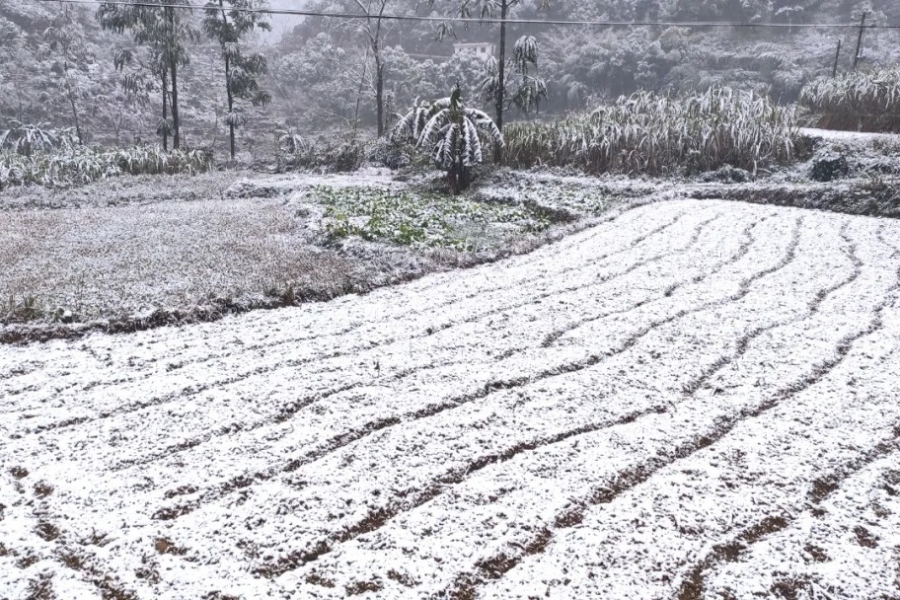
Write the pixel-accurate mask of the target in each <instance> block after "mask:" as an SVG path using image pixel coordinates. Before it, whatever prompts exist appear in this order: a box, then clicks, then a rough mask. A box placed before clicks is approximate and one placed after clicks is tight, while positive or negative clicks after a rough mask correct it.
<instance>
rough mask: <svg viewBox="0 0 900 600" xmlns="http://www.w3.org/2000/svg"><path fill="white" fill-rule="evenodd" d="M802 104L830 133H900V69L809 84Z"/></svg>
mask: <svg viewBox="0 0 900 600" xmlns="http://www.w3.org/2000/svg"><path fill="white" fill-rule="evenodd" d="M800 102H801V103H802V104H804V105H805V106H807V107H808V108H810V109H812V110H814V111H816V112H817V113H820V115H821V118H820V120H819V125H820V126H822V127H827V128H829V129H849V130H854V131H856V130H863V131H886V132H896V131H900V66H895V67H890V68H886V69H875V70H871V71H849V72H846V73H843V74H841V75H840V76H838V77H822V78H819V79H816V80H814V81H812V82H811V83H809V84H808V85H807V86H805V87H804V88H803V91H802V92H801V94H800Z"/></svg>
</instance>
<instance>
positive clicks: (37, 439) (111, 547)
mask: <svg viewBox="0 0 900 600" xmlns="http://www.w3.org/2000/svg"><path fill="white" fill-rule="evenodd" d="M898 269H900V222H897V221H888V220H878V219H872V218H865V217H850V216H844V215H837V214H830V213H819V212H814V211H803V210H798V209H789V208H773V207H767V206H758V205H744V204H739V203H731V202H718V201H691V200H687V201H670V202H664V203H659V204H654V205H649V206H644V207H640V208H636V209H633V210H630V211H626V212H624V213H623V214H621V215H620V216H618V217H617V218H615V219H612V220H610V221H608V222H607V223H605V224H602V225H599V226H597V227H594V228H592V229H590V230H587V231H585V232H582V233H580V234H577V235H574V236H572V237H569V238H566V239H565V240H563V241H561V242H559V243H556V244H552V245H549V246H546V247H544V248H542V249H540V250H538V251H536V252H534V253H532V254H529V255H527V256H521V257H517V258H514V259H511V260H508V261H504V262H501V263H495V264H491V265H486V266H483V267H479V268H475V269H471V270H468V271H463V272H454V273H445V274H439V275H433V276H429V277H426V278H423V279H421V280H418V281H416V282H413V283H411V284H408V285H403V286H399V287H395V288H390V289H382V290H379V291H377V292H374V293H372V294H370V295H367V296H363V297H359V296H346V297H343V298H340V299H338V300H335V301H333V302H330V303H327V304H318V305H308V306H303V307H299V308H293V309H282V310H278V311H268V312H257V313H250V314H247V315H244V316H241V317H233V318H226V319H225V320H222V321H219V322H216V323H210V324H203V325H196V326H188V327H183V328H179V329H157V330H152V331H148V332H143V333H137V334H133V335H128V336H105V335H93V336H90V337H88V338H85V339H83V340H78V341H75V342H63V341H58V342H52V343H48V344H43V345H30V346H25V347H3V348H2V350H0V460H2V473H0V598H2V599H9V600H13V599H16V600H18V599H19V598H28V597H36V598H39V597H56V598H60V599H73V600H77V599H81V598H104V599H105V598H115V599H121V598H127V599H131V598H135V599H137V598H140V599H172V600H176V599H178V600H182V599H194V598H198V599H199V598H203V599H210V600H213V599H220V600H222V599H225V598H245V599H255V598H296V599H306V598H344V597H347V596H352V595H359V596H360V597H368V598H379V599H381V598H385V599H391V598H457V599H463V598H498V599H499V598H503V599H506V598H522V599H525V598H545V597H547V598H573V599H574V598H579V599H583V598H616V599H618V598H628V599H639V598H647V599H651V598H679V599H684V600H690V599H693V598H735V599H743V598H748V599H749V598H757V597H760V596H763V597H774V598H778V597H783V598H859V599H866V600H869V599H874V598H894V597H897V596H898V595H900V520H898V519H900V401H898V399H900V392H898V388H900V302H898V297H900V279H898V277H900V271H898ZM42 593H43V594H48V595H46V596H39V595H38V594H42Z"/></svg>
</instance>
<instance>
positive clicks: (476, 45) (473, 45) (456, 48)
mask: <svg viewBox="0 0 900 600" xmlns="http://www.w3.org/2000/svg"><path fill="white" fill-rule="evenodd" d="M453 52H454V53H455V54H460V53H462V52H471V53H472V54H475V55H476V56H479V57H481V58H483V59H485V60H487V59H488V58H490V57H492V56H496V54H497V47H496V46H495V45H494V44H493V43H491V42H468V43H465V44H453Z"/></svg>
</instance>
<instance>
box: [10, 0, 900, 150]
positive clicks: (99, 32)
mask: <svg viewBox="0 0 900 600" xmlns="http://www.w3.org/2000/svg"><path fill="white" fill-rule="evenodd" d="M151 1H152V2H154V3H155V2H159V3H160V4H161V6H160V8H158V9H157V8H146V7H129V6H121V5H105V6H101V7H100V8H99V9H98V8H96V7H87V6H78V5H71V6H68V7H66V6H62V5H56V4H40V3H35V2H32V1H30V0H4V1H3V2H2V3H0V128H8V127H10V126H11V125H16V124H19V125H20V124H46V125H47V126H48V127H57V128H62V127H65V128H73V130H74V131H75V132H76V135H77V138H78V139H79V140H80V141H83V142H91V143H99V144H106V145H117V146H118V145H122V144H132V143H141V142H150V141H159V142H160V143H161V144H162V145H164V146H165V147H170V146H171V147H172V148H179V147H184V146H190V147H199V146H204V147H207V146H216V147H219V146H218V145H219V144H222V146H221V147H224V148H227V150H228V151H229V152H231V153H232V154H233V153H234V152H236V151H249V152H250V153H251V154H252V153H253V152H254V151H255V150H257V149H260V148H263V147H264V146H266V145H267V144H270V143H271V142H272V140H273V139H277V135H278V134H276V132H277V131H279V130H281V131H296V132H300V133H301V134H302V135H313V134H316V133H318V132H325V131H329V130H332V131H352V130H358V129H362V128H365V129H372V130H375V131H376V132H377V133H378V134H379V135H381V134H384V133H385V132H386V131H388V130H389V129H390V128H391V127H392V125H393V124H394V123H395V121H396V118H397V117H396V115H398V114H404V113H406V112H407V111H408V110H409V108H410V107H411V106H413V105H415V103H416V99H417V98H421V99H428V100H433V99H437V98H443V97H446V96H448V95H449V92H450V90H451V89H452V88H453V87H454V85H456V84H459V86H460V89H461V93H462V95H463V97H464V98H465V99H466V101H467V103H468V104H469V105H471V106H473V107H477V108H479V109H483V110H484V111H486V112H487V113H489V114H490V115H491V116H492V117H493V118H494V120H495V121H496V123H497V125H498V126H499V127H500V128H502V127H503V125H504V121H505V120H506V121H508V120H510V119H513V120H519V119H531V118H534V117H535V115H558V114H564V113H570V112H577V111H583V110H584V109H586V108H590V109H592V108H594V107H595V106H597V105H598V104H600V103H602V102H605V101H610V100H612V99H615V98H616V97H618V96H620V95H622V94H629V93H631V92H634V91H640V90H647V91H665V92H673V93H678V92H683V91H688V90H705V89H710V88H713V87H720V86H734V87H739V88H745V89H748V88H749V89H752V90H754V91H757V92H760V93H766V94H769V95H770V96H771V97H772V98H773V99H774V100H775V101H777V102H790V101H793V100H796V99H797V98H798V97H799V95H800V91H801V89H802V88H803V86H804V85H805V84H806V83H808V82H810V81H812V80H813V79H814V78H815V77H817V76H821V75H824V74H829V73H830V72H831V69H832V67H833V61H834V57H835V47H836V44H837V42H838V40H839V39H840V40H842V42H843V48H844V50H843V53H842V55H841V56H840V58H839V69H840V70H842V71H844V70H847V69H849V67H850V64H851V62H852V59H853V57H852V53H853V50H854V46H855V43H856V35H857V32H856V31H855V30H852V29H844V30H835V29H802V28H793V29H792V28H783V29H772V28H763V27H759V28H722V29H708V28H707V29H701V28H696V29H687V28H678V27H663V26H657V27H632V28H616V29H598V28H596V27H591V26H583V27H574V26H566V27H563V26H555V27H551V26H542V25H520V24H512V23H511V24H508V25H506V26H505V27H502V28H501V27H500V26H498V25H496V24H491V25H482V24H472V25H468V26H464V25H462V24H459V23H456V24H454V25H453V27H452V30H451V29H450V28H449V27H447V26H446V25H440V24H438V23H423V22H409V21H394V20H385V19H382V18H380V17H382V16H384V15H418V16H436V17H445V16H468V17H472V18H486V17H491V18H495V19H496V18H509V19H545V20H546V19H552V20H601V19H609V20H616V21H631V22H648V21H667V20H682V21H684V20H689V21H706V20H712V21H740V22H747V23H757V24H766V23H784V24H803V23H816V22H819V23H848V24H849V23H855V22H857V21H858V20H859V18H860V17H861V15H862V14H863V12H867V15H868V16H867V19H868V22H870V23H888V22H894V21H897V20H898V19H900V11H898V10H897V8H896V7H894V6H893V4H896V3H894V2H892V0H891V1H888V0H794V1H790V0H775V1H770V0H749V1H748V0H741V1H739V0H703V1H699V0H663V1H659V0H610V1H603V2H598V1H597V0H550V1H548V0H431V1H425V2H423V1H422V0H311V1H310V2H307V3H306V4H305V5H303V8H305V9H312V10H318V11H322V12H344V13H347V12H352V13H355V14H359V15H362V16H364V17H365V18H362V19H358V20H337V19H327V18H306V19H304V20H302V21H300V20H297V21H296V22H299V24H298V25H296V26H295V27H293V28H291V29H289V30H287V31H286V32H285V33H284V35H282V36H280V37H275V36H272V35H263V34H264V33H265V32H266V30H268V28H269V26H270V18H269V16H268V15H263V14H258V13H246V12H238V11H234V10H232V9H234V8H251V9H252V8H262V7H264V6H265V4H264V0H208V1H207V2H205V3H203V4H201V3H200V2H197V0H195V1H194V4H197V5H201V6H203V7H204V8H203V9H202V10H197V11H186V10H181V9H176V8H172V7H166V6H164V0H151ZM298 6H300V5H299V4H296V3H292V4H291V5H290V7H292V8H293V7H298ZM275 18H276V19H277V18H279V17H275ZM458 42H490V43H492V44H494V48H495V49H496V52H495V56H494V57H493V58H491V59H488V60H485V58H483V57H481V56H478V55H475V54H473V53H454V46H453V45H454V43H458ZM897 47H898V40H897V35H896V34H895V33H893V32H890V31H883V30H877V31H867V32H866V34H865V39H864V52H863V58H862V62H863V64H879V63H891V62H893V61H894V60H895V57H894V55H895V53H896V48H897ZM498 55H502V58H500V56H498Z"/></svg>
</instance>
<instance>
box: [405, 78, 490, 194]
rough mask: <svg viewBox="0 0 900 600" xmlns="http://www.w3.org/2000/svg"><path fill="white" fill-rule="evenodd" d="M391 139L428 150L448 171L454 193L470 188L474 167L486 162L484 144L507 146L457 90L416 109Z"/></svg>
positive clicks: (449, 182) (487, 118)
mask: <svg viewBox="0 0 900 600" xmlns="http://www.w3.org/2000/svg"><path fill="white" fill-rule="evenodd" d="M482 137H485V138H486V140H483V139H482ZM392 138H393V139H395V140H402V139H409V140H411V141H414V142H415V143H416V146H418V147H419V148H421V149H426V150H428V151H429V153H430V155H431V160H432V161H433V162H434V163H435V164H437V165H438V166H440V167H441V168H442V169H444V170H445V171H447V181H448V184H449V186H450V189H451V190H452V191H453V192H454V193H457V192H459V191H461V190H465V189H466V188H468V187H469V183H470V179H471V169H472V167H473V166H475V165H478V164H481V163H482V161H483V160H484V153H483V151H482V147H483V145H484V143H485V141H487V142H489V143H492V144H496V145H498V146H500V147H503V146H504V141H503V134H502V133H500V130H499V129H498V128H497V125H496V124H495V123H494V121H493V119H491V118H490V117H489V116H488V115H487V114H486V113H485V112H483V111H480V110H478V109H475V108H469V107H467V106H466V105H465V104H463V101H462V93H461V92H460V89H459V87H458V86H457V87H456V88H454V90H453V93H452V94H451V95H450V97H449V98H444V99H442V100H438V101H436V102H433V103H430V104H429V103H427V102H425V103H417V104H416V106H413V108H412V109H411V110H410V111H409V112H408V113H406V115H405V116H404V117H403V118H402V119H400V121H399V122H398V123H397V125H396V126H395V128H394V132H393V135H392Z"/></svg>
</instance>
